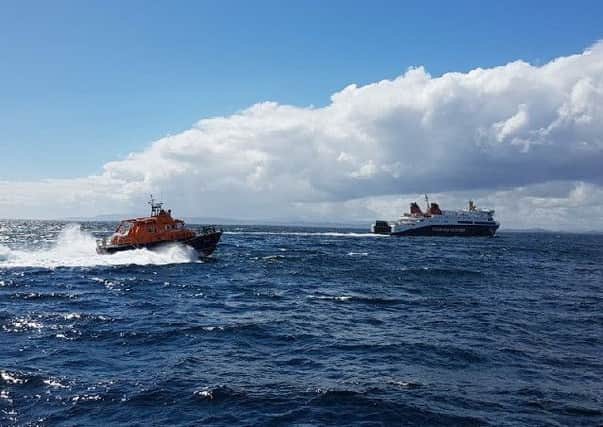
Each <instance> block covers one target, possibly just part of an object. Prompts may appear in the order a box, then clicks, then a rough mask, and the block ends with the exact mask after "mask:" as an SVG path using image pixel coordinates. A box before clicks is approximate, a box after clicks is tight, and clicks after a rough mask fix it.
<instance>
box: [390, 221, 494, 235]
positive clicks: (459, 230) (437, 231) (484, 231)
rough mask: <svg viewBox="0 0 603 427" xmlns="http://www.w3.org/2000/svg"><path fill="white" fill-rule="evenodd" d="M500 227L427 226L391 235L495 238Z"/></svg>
mask: <svg viewBox="0 0 603 427" xmlns="http://www.w3.org/2000/svg"><path fill="white" fill-rule="evenodd" d="M496 230H498V225H461V224H458V225H457V224H454V225H427V226H425V227H417V228H412V229H409V230H404V231H397V232H392V233H389V234H390V235H391V236H465V237H477V236H490V237H491V236H494V235H495V234H496Z"/></svg>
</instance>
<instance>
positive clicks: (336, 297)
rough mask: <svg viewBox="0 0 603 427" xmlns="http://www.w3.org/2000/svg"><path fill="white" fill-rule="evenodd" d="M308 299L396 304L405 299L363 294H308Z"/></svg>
mask: <svg viewBox="0 0 603 427" xmlns="http://www.w3.org/2000/svg"><path fill="white" fill-rule="evenodd" d="M307 298H308V299H315V300H323V301H338V302H357V303H364V304H375V305H395V304H401V303H403V302H404V301H403V300H401V299H397V298H384V297H373V296H362V295H314V294H313V295H308V296H307Z"/></svg>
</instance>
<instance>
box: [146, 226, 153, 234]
mask: <svg viewBox="0 0 603 427" xmlns="http://www.w3.org/2000/svg"><path fill="white" fill-rule="evenodd" d="M147 231H148V232H149V233H154V232H155V227H149V228H147Z"/></svg>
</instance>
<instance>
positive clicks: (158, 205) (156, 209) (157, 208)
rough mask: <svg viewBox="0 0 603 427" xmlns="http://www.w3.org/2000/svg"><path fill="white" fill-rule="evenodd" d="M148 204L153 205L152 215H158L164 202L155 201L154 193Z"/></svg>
mask: <svg viewBox="0 0 603 427" xmlns="http://www.w3.org/2000/svg"><path fill="white" fill-rule="evenodd" d="M148 204H149V205H151V216H157V215H159V213H160V212H161V207H162V206H163V203H161V202H157V203H155V199H153V195H152V194H151V200H149V201H148Z"/></svg>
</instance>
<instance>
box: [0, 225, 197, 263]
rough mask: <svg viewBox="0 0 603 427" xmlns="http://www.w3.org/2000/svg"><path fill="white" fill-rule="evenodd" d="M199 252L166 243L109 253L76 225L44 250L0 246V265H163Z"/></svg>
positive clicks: (183, 260)
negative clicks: (105, 253)
mask: <svg viewBox="0 0 603 427" xmlns="http://www.w3.org/2000/svg"><path fill="white" fill-rule="evenodd" d="M198 259H199V254H198V253H197V252H196V251H195V250H194V249H193V248H190V247H188V246H185V245H180V244H175V243H174V244H169V245H165V246H163V247H160V248H157V249H155V250H153V251H150V250H148V249H135V250H131V251H124V252H118V253H116V254H113V255H99V254H97V253H96V239H95V237H94V236H93V235H92V234H90V233H88V232H85V231H82V230H81V227H80V225H79V224H70V225H67V226H66V227H65V228H64V229H63V230H62V231H61V233H60V234H59V236H58V238H57V241H56V243H55V244H54V245H53V246H52V247H51V248H49V249H45V250H33V251H30V250H18V249H10V248H8V247H6V246H0V268H7V267H8V268H10V267H42V268H56V267H92V266H98V265H123V264H138V265H149V264H155V265H164V264H177V263H187V262H193V261H197V260H198Z"/></svg>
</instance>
